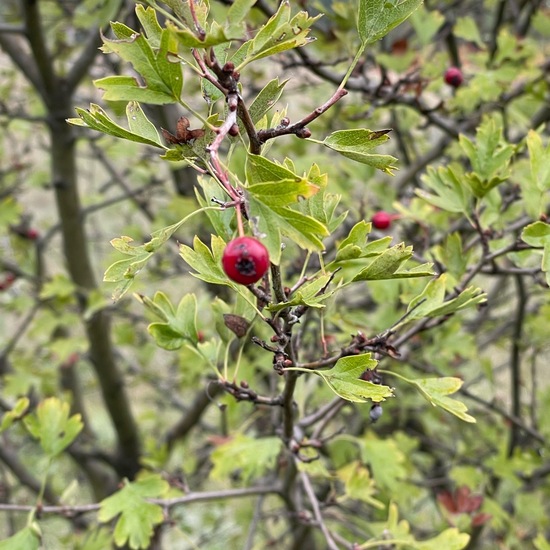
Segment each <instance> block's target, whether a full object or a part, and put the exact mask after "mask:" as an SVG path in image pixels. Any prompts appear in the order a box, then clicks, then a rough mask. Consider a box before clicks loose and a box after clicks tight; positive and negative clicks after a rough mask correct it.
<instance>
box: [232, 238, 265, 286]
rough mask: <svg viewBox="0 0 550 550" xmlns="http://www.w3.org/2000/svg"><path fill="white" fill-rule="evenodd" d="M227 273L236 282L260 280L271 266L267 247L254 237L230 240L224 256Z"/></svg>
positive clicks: (244, 282)
mask: <svg viewBox="0 0 550 550" xmlns="http://www.w3.org/2000/svg"><path fill="white" fill-rule="evenodd" d="M222 266H223V270H224V272H225V274H226V275H227V276H228V277H229V278H230V279H231V280H232V281H235V282H236V283H239V284H241V285H251V284H253V283H255V282H256V281H259V280H260V279H261V278H262V277H263V276H264V274H265V273H266V271H267V270H268V268H269V253H268V251H267V248H266V247H265V246H264V245H263V244H262V243H261V242H260V241H258V240H257V239H254V238H253V237H237V238H236V239H234V240H232V241H229V242H228V243H227V246H226V247H225V250H224V251H223V256H222Z"/></svg>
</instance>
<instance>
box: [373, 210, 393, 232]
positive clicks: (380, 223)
mask: <svg viewBox="0 0 550 550" xmlns="http://www.w3.org/2000/svg"><path fill="white" fill-rule="evenodd" d="M393 219H394V216H392V215H391V214H389V213H388V212H384V211H383V210H380V212H376V214H374V216H373V217H372V218H371V221H372V225H374V227H376V229H388V227H389V226H390V225H391V222H392V221H393Z"/></svg>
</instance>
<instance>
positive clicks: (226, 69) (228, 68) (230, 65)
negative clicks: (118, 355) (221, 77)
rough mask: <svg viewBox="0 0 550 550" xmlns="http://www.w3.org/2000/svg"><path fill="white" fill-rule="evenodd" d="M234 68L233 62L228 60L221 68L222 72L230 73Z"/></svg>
mask: <svg viewBox="0 0 550 550" xmlns="http://www.w3.org/2000/svg"><path fill="white" fill-rule="evenodd" d="M234 70H235V63H233V62H232V61H228V62H227V63H226V64H225V65H224V66H223V68H222V71H223V72H224V73H232V72H233V71H234Z"/></svg>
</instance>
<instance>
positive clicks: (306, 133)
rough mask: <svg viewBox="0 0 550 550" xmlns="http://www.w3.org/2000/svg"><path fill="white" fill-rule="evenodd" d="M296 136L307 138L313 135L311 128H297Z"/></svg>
mask: <svg viewBox="0 0 550 550" xmlns="http://www.w3.org/2000/svg"><path fill="white" fill-rule="evenodd" d="M296 136H297V137H299V138H300V139H307V138H309V137H311V130H310V129H309V128H299V129H298V130H296Z"/></svg>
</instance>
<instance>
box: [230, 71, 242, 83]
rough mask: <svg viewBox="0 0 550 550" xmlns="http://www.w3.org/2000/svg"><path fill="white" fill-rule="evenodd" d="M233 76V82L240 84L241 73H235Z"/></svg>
mask: <svg viewBox="0 0 550 550" xmlns="http://www.w3.org/2000/svg"><path fill="white" fill-rule="evenodd" d="M231 76H233V80H234V81H235V82H239V80H240V79H241V73H240V72H239V71H233V74H232V75H231Z"/></svg>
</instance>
